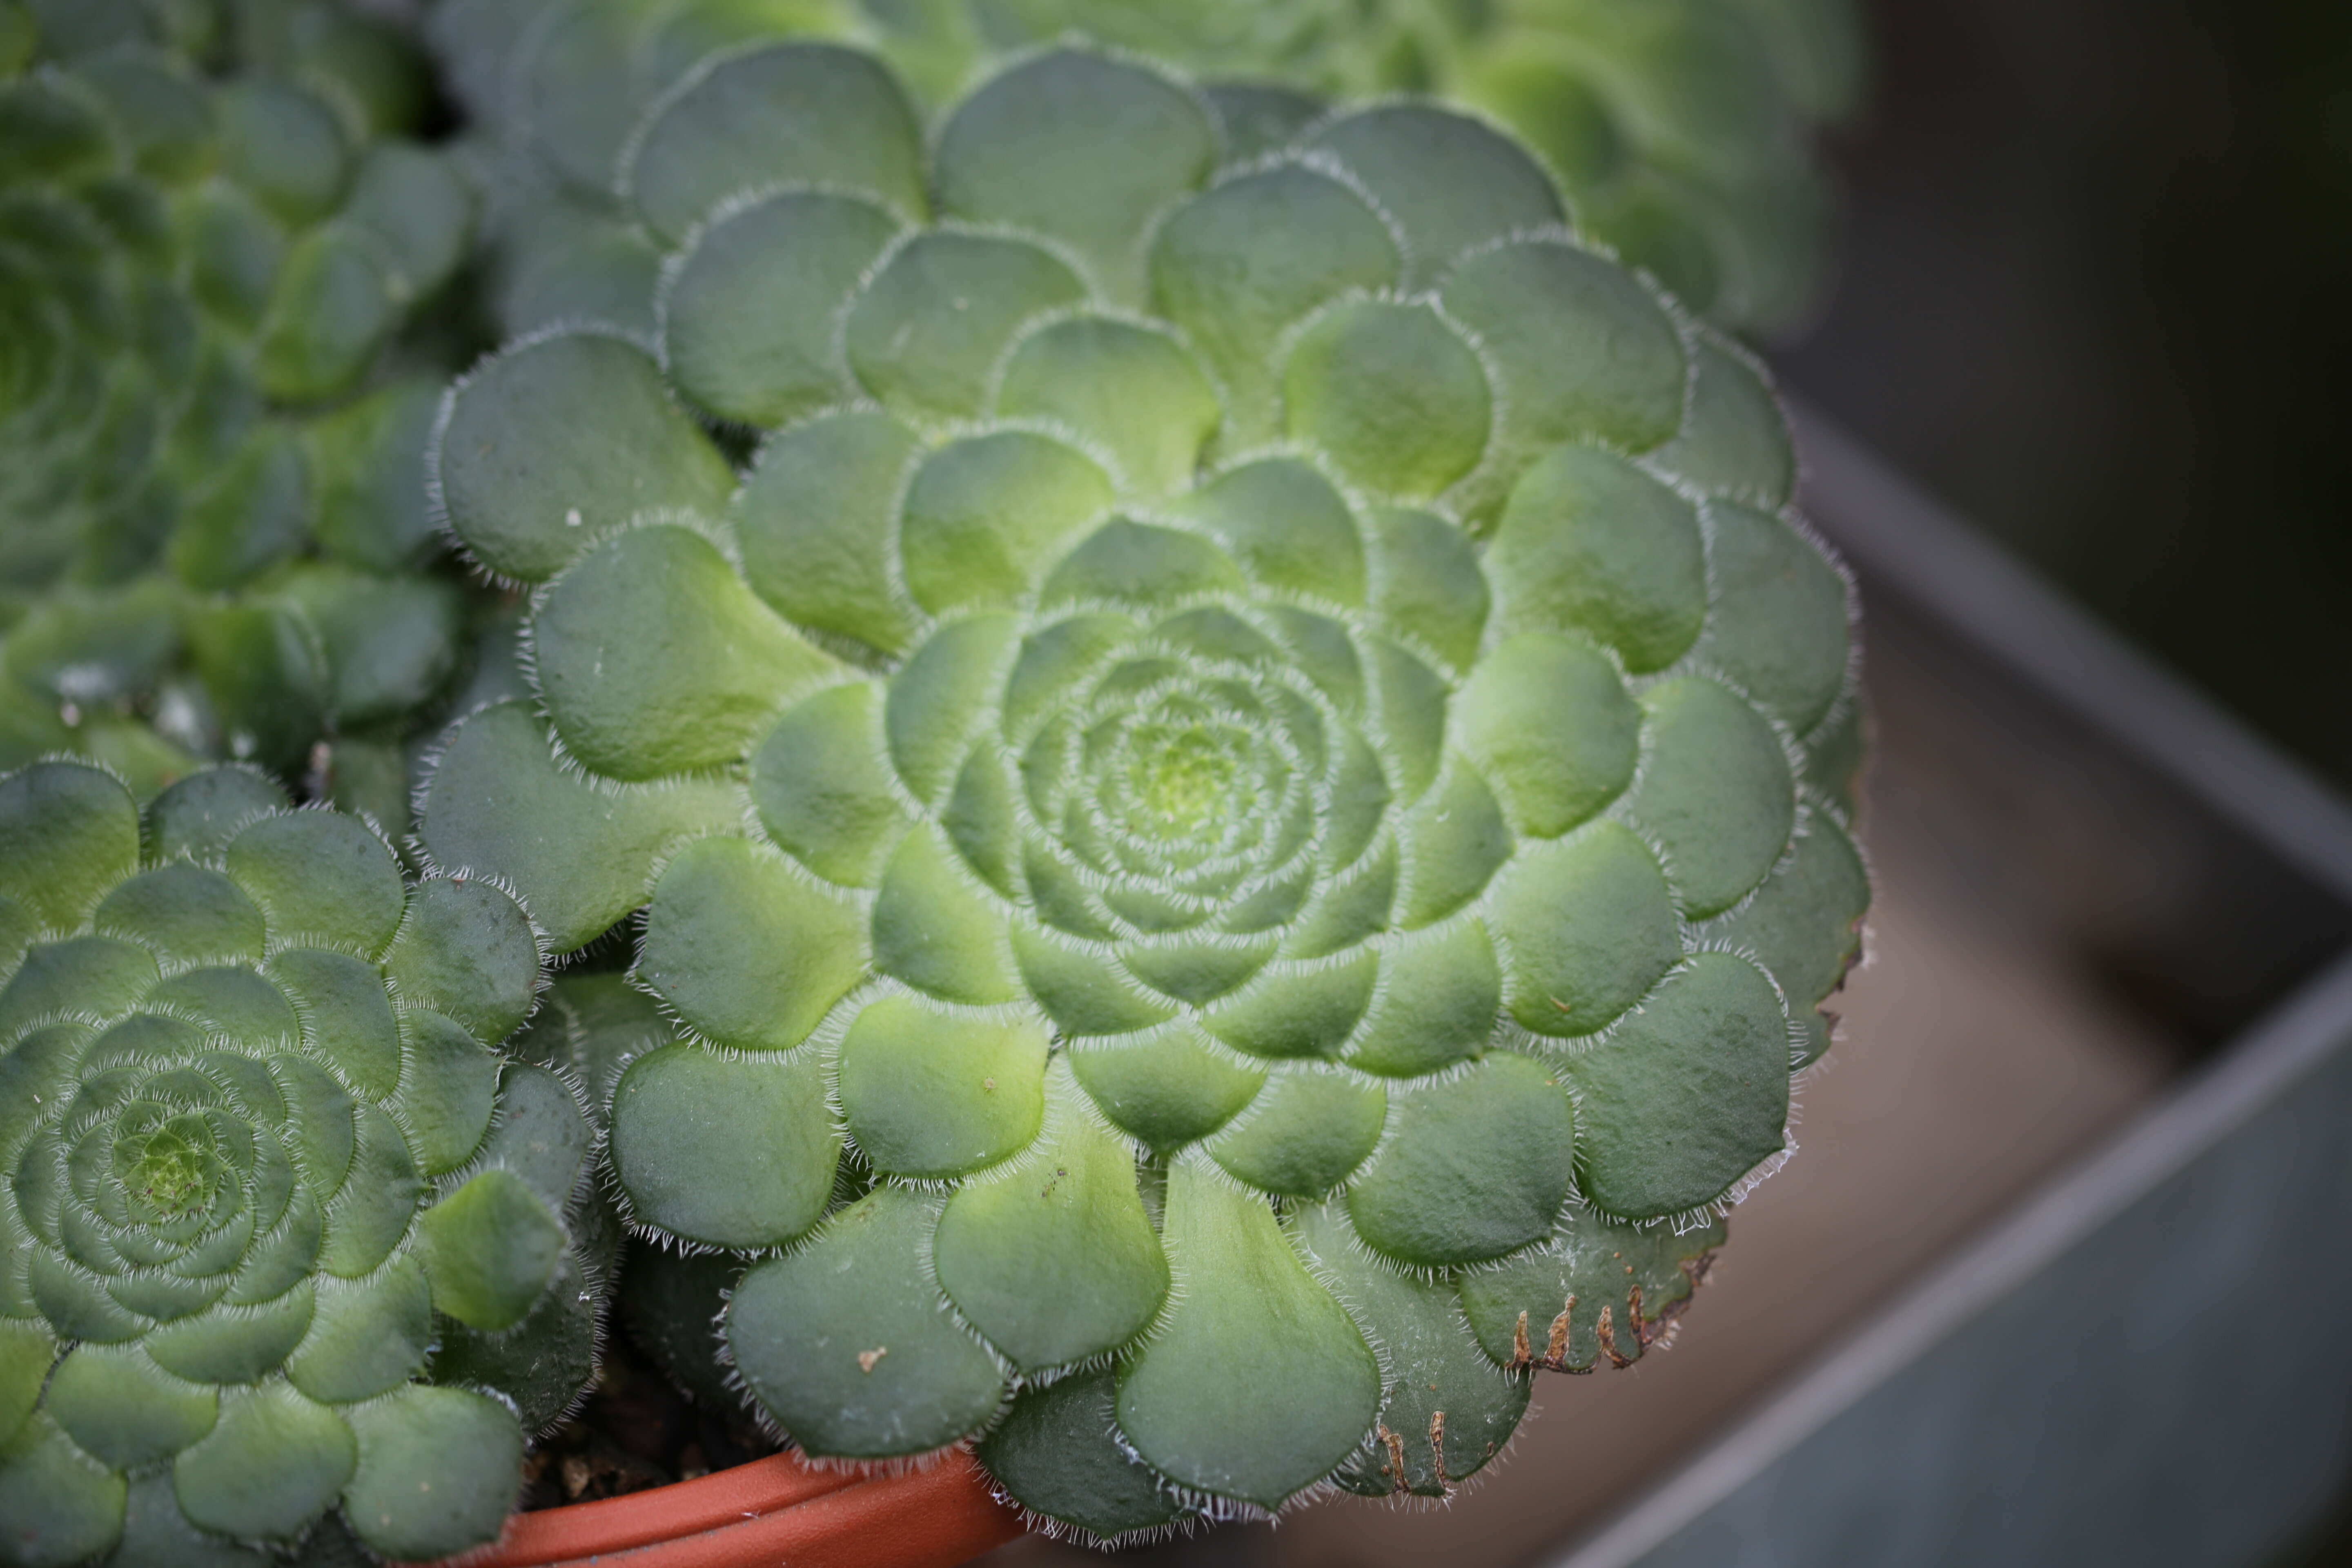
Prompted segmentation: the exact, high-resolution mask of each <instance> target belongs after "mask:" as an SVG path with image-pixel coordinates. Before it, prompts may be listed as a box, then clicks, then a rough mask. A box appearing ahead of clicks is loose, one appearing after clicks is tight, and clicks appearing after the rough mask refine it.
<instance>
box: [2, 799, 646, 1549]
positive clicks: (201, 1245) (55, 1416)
mask: <svg viewBox="0 0 2352 1568" xmlns="http://www.w3.org/2000/svg"><path fill="white" fill-rule="evenodd" d="M539 957H540V950H539V947H538V944H537V940H536V937H535V934H534V933H533V931H532V930H531V928H530V923H529V921H527V920H526V918H525V917H524V915H523V913H522V911H521V910H520V907H519V906H518V905H517V904H516V903H515V902H514V900H512V899H511V898H509V897H508V896H507V895H506V894H505V893H503V892H501V891H500V890H499V889H497V888H495V887H493V886H490V885H489V884H488V883H485V882H481V881H458V880H456V879H436V880H428V881H425V882H424V883H422V884H419V885H415V886H410V885H407V884H405V883H404V880H403V877H402V872H401V868H400V865H399V862H398V861H397V860H396V859H395V858H394V856H393V855H392V853H391V851H390V850H389V849H388V848H387V847H385V846H384V844H383V841H382V840H381V839H379V838H378V837H376V836H375V835H374V834H373V831H371V829H370V828H369V827H368V826H365V825H364V824H362V822H361V821H359V820H358V819H357V818H354V817H351V816H342V815H340V814H338V813H335V812H331V811H325V810H304V811H293V810H289V809H288V807H287V804H286V798H285V795H283V794H282V792H280V791H279V789H278V786H277V785H276V784H272V783H270V782H269V781H268V780H267V779H266V778H264V777H263V776H262V775H261V774H259V773H256V772H251V771H247V770H242V769H223V770H213V771H206V772H200V773H194V774H191V775H190V776H189V777H187V778H185V779H184V780H182V781H181V782H179V783H178V784H173V786H171V787H170V788H168V789H166V790H165V791H163V793H162V794H161V795H159V796H157V797H156V799H155V800H154V801H153V803H152V805H149V806H148V808H147V809H146V810H145V812H144V813H142V812H141V811H140V810H139V809H138V808H137V806H136V805H134V804H133V801H132V798H131V793H130V791H129V790H128V789H127V788H126V787H125V786H124V785H123V784H121V782H120V781H119V780H117V779H116V778H114V777H113V776H111V775H110V774H108V773H101V772H100V771H98V770H96V769H93V768H89V767H86V766H82V765H79V764H74V763H40V764H37V765H36V766H33V767H30V768H26V769H24V770H22V771H20V772H17V773H9V774H6V775H5V776H0V1173H5V1180H0V1242H5V1245H0V1559H5V1561H7V1562H8V1563H12V1564H16V1565H19V1568H49V1565H57V1568H64V1565H67V1564H79V1563H109V1564H119V1565H121V1568H179V1565H194V1564H202V1565H204V1568H229V1565H235V1564H251V1565H252V1568H265V1565H266V1564H269V1563H282V1562H283V1561H285V1555H284V1554H285V1552H286V1550H287V1549H288V1548H289V1547H291V1546H294V1545H296V1544H298V1543H301V1542H305V1541H310V1542H313V1544H314V1545H316V1546H318V1547H320V1549H323V1547H324V1544H325V1543H326V1542H329V1541H340V1542H343V1543H345V1544H346V1545H348V1543H349V1542H352V1541H354V1540H355V1541H356V1542H360V1543H362V1544H363V1545H364V1546H365V1547H366V1548H367V1549H368V1550H369V1551H371V1552H373V1553H375V1554H377V1555H379V1556H382V1557H387V1558H396V1559H401V1560H415V1559H425V1558H436V1557H439V1556H442V1555H445V1554H447V1553H451V1552H460V1551H463V1550H465V1549H467V1548H469V1547H472V1546H476V1545H479V1544H481V1543H483V1542H488V1541H490V1540H492V1539H495V1538H496V1536H497V1534H498V1532H499V1529H500V1527H501V1525H502V1524H503V1522H504V1521H505V1518H506V1515H507V1513H508V1511H509V1509H510V1508H511V1507H512V1505H513V1502H514V1500H515V1498H516V1496H517V1493H518V1491H519V1489H520V1460H521V1458H522V1451H523V1444H524V1440H525V1436H526V1432H527V1428H530V1427H535V1426H539V1425H541V1424H543V1423H545V1422H548V1421H550V1420H551V1419H553V1418H554V1417H555V1416H556V1415H560V1414H561V1413H562V1410H563V1409H564V1408H565V1407H566V1406H567V1405H569V1404H570V1402H571V1401H572V1400H573V1399H574V1398H575V1397H576V1396H577V1395H578V1394H579V1392H580V1391H581V1389H582V1388H583V1387H584V1386H585V1384H586V1382H587V1380H588V1377H589V1375H590V1372H591V1360H592V1357H593V1337H594V1321H593V1304H594V1297H595V1289H596V1279H597V1278H599V1277H600V1270H601V1268H602V1267H603V1259H604V1257H606V1256H608V1254H609V1249H610V1246H611V1237H609V1236H606V1235H603V1234H601V1233H600V1232H599V1230H598V1229H597V1226H596V1224H595V1222H594V1220H593V1213H592V1212H591V1210H590V1209H589V1208H588V1207H586V1206H585V1196H586V1194H587V1193H588V1192H589V1191H590V1190H591V1189H592V1188H593V1180H592V1179H591V1177H590V1174H589V1170H590V1154H591V1150H592V1146H593V1134H592V1131H591V1127H590V1124H589V1122H588V1121H587V1119H586V1118H585V1117H584V1116H583V1113H582V1111H581V1110H580V1108H579V1105H578V1104H577V1102H576V1100H574V1097H573V1095H572V1090H571V1089H570V1088H569V1087H567V1085H566V1084H565V1083H564V1082H563V1081H562V1079H560V1078H559V1077H558V1076H557V1075H555V1074H553V1073H551V1072H550V1071H548V1070H546V1069H544V1068H536V1067H528V1066H523V1065H520V1064H509V1063H507V1062H504V1061H503V1060H502V1059H501V1058H500V1057H499V1054H498V1052H497V1051H496V1050H495V1049H494V1048H493V1045H492V1043H491V1042H495V1041H498V1040H499V1039H501V1038H502V1037H505V1036H506V1035H508V1034H509V1032H511V1031H512V1030H513V1029H514V1028H515V1027H516V1026H518V1025H519V1024H520V1022H521V1021H522V1019H523V1017H524V1016H525V1015H526V1014H527V1013H528V1012H529V1011H530V1006H531V1003H532V998H533V993H534V989H535V985H536V982H537V978H538V973H539ZM600 1248H601V1249H602V1250H600Z"/></svg>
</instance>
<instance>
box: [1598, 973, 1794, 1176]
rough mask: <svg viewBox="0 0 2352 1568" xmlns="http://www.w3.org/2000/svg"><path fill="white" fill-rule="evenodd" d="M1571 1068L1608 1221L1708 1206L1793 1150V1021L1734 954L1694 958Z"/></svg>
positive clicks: (1769, 986) (1773, 993)
mask: <svg viewBox="0 0 2352 1568" xmlns="http://www.w3.org/2000/svg"><path fill="white" fill-rule="evenodd" d="M1566 1072H1567V1075H1568V1079H1569V1081H1570V1084H1571V1085H1572V1086H1573V1088H1574V1090H1575V1094H1576V1121H1577V1134H1576V1173H1577V1185H1578V1188H1579V1190H1580V1191H1581V1192H1582V1193H1583V1194H1584V1196H1585V1198H1586V1200H1587V1201H1588V1202H1590V1203H1591V1205H1593V1206H1594V1207H1595V1208H1597V1209H1599V1210H1601V1212H1602V1213H1604V1214H1609V1215H1617V1216H1618V1217H1620V1218H1623V1219H1656V1218H1660V1217H1663V1216H1664V1215H1680V1214H1687V1213H1689V1212H1690V1211H1692V1210H1694V1209H1698V1208H1703V1207H1705V1206H1706V1205H1708V1204H1711V1203H1714V1202H1716V1201H1717V1199H1719V1198H1721V1197H1722V1196H1723V1195H1724V1194H1726V1193H1727V1192H1728V1191H1730V1189H1731V1187H1732V1185H1733V1184H1735V1183H1737V1182H1738V1180H1739V1179H1740V1178H1741V1177H1742V1176H1745V1175H1747V1174H1748V1173H1749V1172H1750V1171H1752V1170H1754V1169H1755V1168H1756V1167H1757V1166H1758V1165H1759V1164H1761V1163H1764V1162H1765V1161H1766V1160H1769V1159H1770V1158H1771V1157H1772V1156H1773V1155H1775V1154H1777V1153H1779V1152H1780V1150H1781V1148H1782V1146H1783V1144H1784V1142H1785V1129H1786V1127H1787V1124H1788V1120H1789V1020H1788V1015H1787V1014H1786V1013H1785V1012H1783V1011H1782V1009H1781V1005H1780V994H1779V993H1778V992H1776V991H1774V990H1773V988H1772V983H1771V982H1770V981H1769V980H1767V979H1765V978H1764V976H1763V975H1762V974H1760V973H1757V970H1756V967H1755V965H1753V964H1751V963H1748V962H1746V961H1745V960H1743V959H1738V958H1734V957H1732V956H1731V955H1730V954H1728V953H1721V952H1702V953H1700V954H1698V955H1697V956H1696V957H1694V958H1693V959H1691V961H1690V962H1689V963H1687V964H1686V965H1685V966H1684V968H1683V969H1682V970H1681V971H1680V972H1679V973H1676V974H1675V975H1674V976H1673V977H1672V978H1671V979H1669V980H1668V981H1667V982H1666V983H1665V984H1664V985H1662V986H1660V987H1659V988H1658V993H1657V994H1656V995H1655V996H1654V997H1652V998H1651V999H1650V1000H1649V1001H1648V1002H1647V1003H1645V1004H1643V1008H1642V1010H1641V1011H1640V1012H1639V1013H1636V1014H1634V1015H1633V1016H1632V1017H1630V1018H1628V1019H1626V1020H1625V1022H1624V1023H1623V1024H1622V1025H1621V1026H1619V1027H1618V1029H1617V1030H1616V1031H1615V1032H1614V1033H1613V1034H1612V1035H1611V1036H1610V1037H1608V1038H1607V1039H1606V1040H1603V1041H1601V1042H1600V1043H1599V1044H1597V1045H1595V1046H1593V1047H1591V1048H1589V1049H1587V1050H1584V1051H1580V1052H1579V1053H1578V1054H1577V1055H1576V1056H1574V1057H1573V1058H1570V1060H1569V1062H1568V1065H1567V1068H1566Z"/></svg>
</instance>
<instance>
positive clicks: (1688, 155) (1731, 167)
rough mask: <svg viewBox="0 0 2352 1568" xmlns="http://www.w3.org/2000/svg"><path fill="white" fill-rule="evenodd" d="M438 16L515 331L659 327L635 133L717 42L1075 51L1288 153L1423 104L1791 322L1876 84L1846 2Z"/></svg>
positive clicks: (959, 84)
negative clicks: (1131, 56)
mask: <svg viewBox="0 0 2352 1568" xmlns="http://www.w3.org/2000/svg"><path fill="white" fill-rule="evenodd" d="M431 26H432V28H433V32H434V36H435V38H436V42H437V44H438V45H439V47H440V49H441V53H442V55H443V58H444V59H445V60H446V62H447V63H448V67H449V70H450V75H451V78H452V82H453V85H454V87H455V89H456V90H457V94H458V96H459V97H460V98H461V99H462V100H464V101H465V102H466V104H467V107H468V110H469V111H470V112H471V114H472V115H473V116H474V118H475V120H476V121H477V123H478V125H479V126H481V127H482V129H483V131H484V137H485V143H486V146H487V147H488V148H493V149H495V152H493V153H491V154H490V156H489V158H488V162H489V164H490V166H491V167H492V168H493V170H494V171H495V172H494V174H492V175H491V178H490V184H492V185H493V186H494V187H496V188H497V189H498V190H499V195H500V200H501V203H502V205H503V206H504V208H505V218H504V221H503V222H502V223H501V224H500V225H499V243H498V245H497V247H496V253H497V256H498V258H499V268H498V273H499V277H498V283H497V289H496V293H497V295H498V299H499V310H500V312H501V315H502V317H503V319H504V321H505V323H506V325H507V326H508V327H509V330H511V331H518V332H520V331H530V330H532V329H534V328H536V327H538V326H541V325H544V324H549V323H552V322H556V321H567V320H577V319H581V318H583V317H587V318H591V319H597V320H604V321H613V322H614V323H615V324H619V325H622V326H625V327H628V328H631V329H633V330H634V329H635V328H636V327H637V326H638V325H639V324H640V322H639V319H638V316H637V314H636V313H635V312H637V311H639V310H642V309H643V305H644V301H645V300H646V298H647V296H648V290H647V289H646V287H645V284H646V280H647V279H649V278H650V276H651V272H652V268H653V267H654V265H655V263H656V249H657V247H649V246H648V245H647V244H646V239H645V237H644V236H643V234H642V232H641V231H639V230H637V229H636V228H635V227H634V226H633V225H632V224H631V223H630V221H629V219H630V217H631V216H632V215H630V214H628V213H626V212H624V211H620V210H618V209H616V208H615V206H614V191H615V189H616V188H617V187H616V184H615V181H616V178H617V177H618V175H619V172H620V167H621V164H622V163H623V161H624V159H625V154H626V153H627V149H628V143H629V139H630V136H631V133H632V132H633V130H634V129H635V126H636V125H637V124H638V122H639V121H641V120H642V119H643V117H644V115H645V113H646V110H648V108H649V107H650V106H652V105H654V104H655V103H656V102H658V101H659V100H661V99H662V98H663V97H664V96H665V95H667V94H670V93H674V92H676V91H677V90H679V89H680V86H681V84H682V83H683V82H684V81H685V80H686V79H687V77H688V74H689V72H690V71H691V70H692V69H694V68H697V66H698V62H700V61H703V60H705V59H707V58H709V55H710V53H711V52H712V51H714V50H718V49H724V48H730V47H755V46H756V45H758V44H760V43H763V42H773V41H778V40H780V39H782V38H786V37H793V36H803V37H824V38H830V39H834V40H837V41H843V42H850V43H855V44H858V45H860V46H862V47H873V48H876V49H877V50H878V51H879V52H880V53H882V54H883V55H884V56H885V57H886V58H888V59H889V60H890V61H891V63H892V64H893V66H894V67H896V68H898V70H899V71H900V72H901V73H902V74H903V75H904V77H905V78H906V79H907V80H908V82H909V83H910V85H911V86H912V87H913V89H915V91H916V94H917V96H918V98H919V100H920V101H922V102H923V103H924V104H926V105H927V106H929V107H934V108H936V107H940V106H944V105H946V104H949V103H951V102H953V101H954V100H956V99H957V98H958V97H959V96H960V95H961V93H962V92H964V91H965V90H967V89H969V88H970V87H971V85H973V83H974V82H975V81H976V80H977V79H979V78H980V77H981V76H982V75H984V74H986V73H987V72H989V71H991V70H993V69H995V68H997V67H999V66H1000V65H1002V64H1003V62H1004V60H1005V59H1006V58H1007V57H1008V56H1009V55H1013V54H1016V53H1018V52H1019V51H1023V50H1027V49H1033V48H1035V47H1042V46H1045V45H1049V44H1053V43H1055V42H1057V41H1061V40H1064V39H1066V38H1070V37H1086V38H1087V39H1090V40H1093V41H1095V42H1097V43H1100V44H1102V45H1105V46H1108V47H1115V48H1125V49H1131V50H1136V51H1139V52H1141V53H1143V54H1145V55H1147V56H1149V57H1150V58H1156V59H1160V60H1164V61H1167V62H1170V63H1171V64H1174V65H1177V66H1181V67H1182V68H1185V69H1187V70H1189V71H1190V72H1192V74H1194V75H1196V76H1198V77H1200V78H1202V79H1203V80H1206V81H1209V82H1211V83H1213V84H1215V83H1222V84H1223V85H1222V86H1213V89H1212V96H1213V97H1214V98H1217V99H1218V100H1220V101H1221V104H1222V105H1223V108H1224V109H1225V110H1227V128H1228V131H1229V132H1245V133H1246V134H1248V135H1250V136H1252V137H1255V138H1257V139H1261V140H1264V141H1266V142H1273V143H1279V142H1284V141H1286V140H1288V138H1289V137H1290V135H1291V134H1292V133H1293V132H1296V131H1297V130H1298V129H1299V128H1300V127H1301V125H1303V123H1304V122H1305V121H1307V119H1310V118H1312V117H1313V116H1314V115H1315V114H1316V113H1317V112H1318V103H1317V101H1316V99H1315V98H1314V97H1309V96H1304V95H1307V94H1312V95H1318V96H1329V97H1336V98H1339V99H1341V100H1350V99H1363V98H1366V97H1373V96H1378V95H1382V94H1389V93H1397V92H1411V93H1419V94H1427V95H1433V96H1434V97H1436V98H1437V99H1440V100H1452V101H1455V102H1460V103H1464V104H1467V105H1471V106H1474V107H1475V109H1477V110H1480V111H1482V112H1485V113H1487V114H1491V115H1493V116H1496V118H1497V119H1498V120H1500V121H1502V122H1503V123H1505V124H1506V125H1507V126H1508V127H1510V128H1511V129H1512V130H1514V131H1515V132H1517V134H1518V135H1520V136H1521V137H1523V138H1525V139H1526V140H1527V141H1528V143H1529V144H1530V146H1531V147H1532V149H1533V150H1534V151H1535V152H1536V153H1537V154H1538V156H1539V157H1540V158H1542V159H1543V160H1544V161H1545V162H1546V163H1547V165H1548V167H1549V170H1550V171H1551V173H1552V174H1553V175H1554V176H1555V178H1557V179H1558V180H1559V181H1560V182H1561V183H1562V184H1563V186H1564V188H1565V192H1566V195H1567V197H1568V200H1569V203H1570V206H1571V208H1572V209H1573V211H1574V213H1575V216H1576V224H1577V227H1578V229H1579V231H1580V233H1582V234H1584V235H1586V236H1587V237H1590V238H1594V239H1598V240H1600V241H1601V242H1604V243H1605V244H1607V245H1609V246H1612V247H1615V248H1616V249H1617V250H1618V252H1619V253H1620V254H1622V256H1623V257H1624V258H1626V260H1627V262H1628V264H1629V265H1636V266H1641V267H1644V268H1650V269H1651V270H1653V271H1654V272H1655V273H1656V274H1657V275H1658V276H1659V277H1660V278H1662V279H1664V280H1665V282H1666V283H1667V285H1668V287H1669V288H1671V289H1674V290H1675V292H1676V293H1677V294H1678V295H1679V296H1680V297H1681V298H1682V299H1683V300H1685V302H1686V303H1689V304H1691V305H1693V306H1694V307H1696V308H1697V309H1699V310H1701V311H1702V312H1703V313H1706V314H1709V315H1711V316H1712V317H1714V318H1715V319H1716V320H1717V321H1721V322H1723V323H1726V324H1728V325H1730V326H1732V327H1734V328H1736V329H1738V330H1742V331H1765V332H1778V331H1786V330H1788V329H1790V328H1791V327H1793V326H1795V325H1797V324H1799V323H1801V321H1803V320H1804V319H1805V318H1806V317H1807V316H1808V315H1810V314H1811V311H1812V310H1814V309H1815V307H1816V306H1817V304H1818V302H1819V300H1820V297H1821V295H1822V289H1823V286H1824V284H1825V282H1826V281H1827V277H1828V273H1829V270H1830V268H1829V254H1828V252H1829V240H1830V234H1831V229H1832V210H1833V205H1834V204H1833V201H1832V195H1831V193H1830V190H1829V187H1828V184H1827V182H1826V181H1825V179H1824V178H1823V176H1822V173H1821V171H1820V170H1819V168H1818V167H1817V163H1816V159H1815V157H1814V153H1813V145H1812V144H1813V142H1814V140H1815V134H1816V131H1817V128H1818V126H1819V124H1820V123H1821V122H1822V121H1824V120H1830V119H1834V118H1837V117H1838V116H1840V115H1842V114H1843V113H1845V112H1847V111H1849V110H1851V108H1852V107H1853V101H1854V100H1855V98H1856V97H1857V96H1858V81H1859V77H1860V48H1859V35H1860V26H1859V23H1858V20H1857V18H1855V17H1854V16H1853V14H1852V6H1851V5H1850V4H1849V3H1848V0H1486V3H1472V4H1464V3H1462V0H1113V3H1105V0H933V3H929V4H921V5H906V4H902V3H898V0H773V3H770V4H762V5H739V4H731V3H725V0H445V3H444V4H442V5H439V6H438V7H437V9H436V12H435V14H434V17H433V21H432V24H431Z"/></svg>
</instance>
